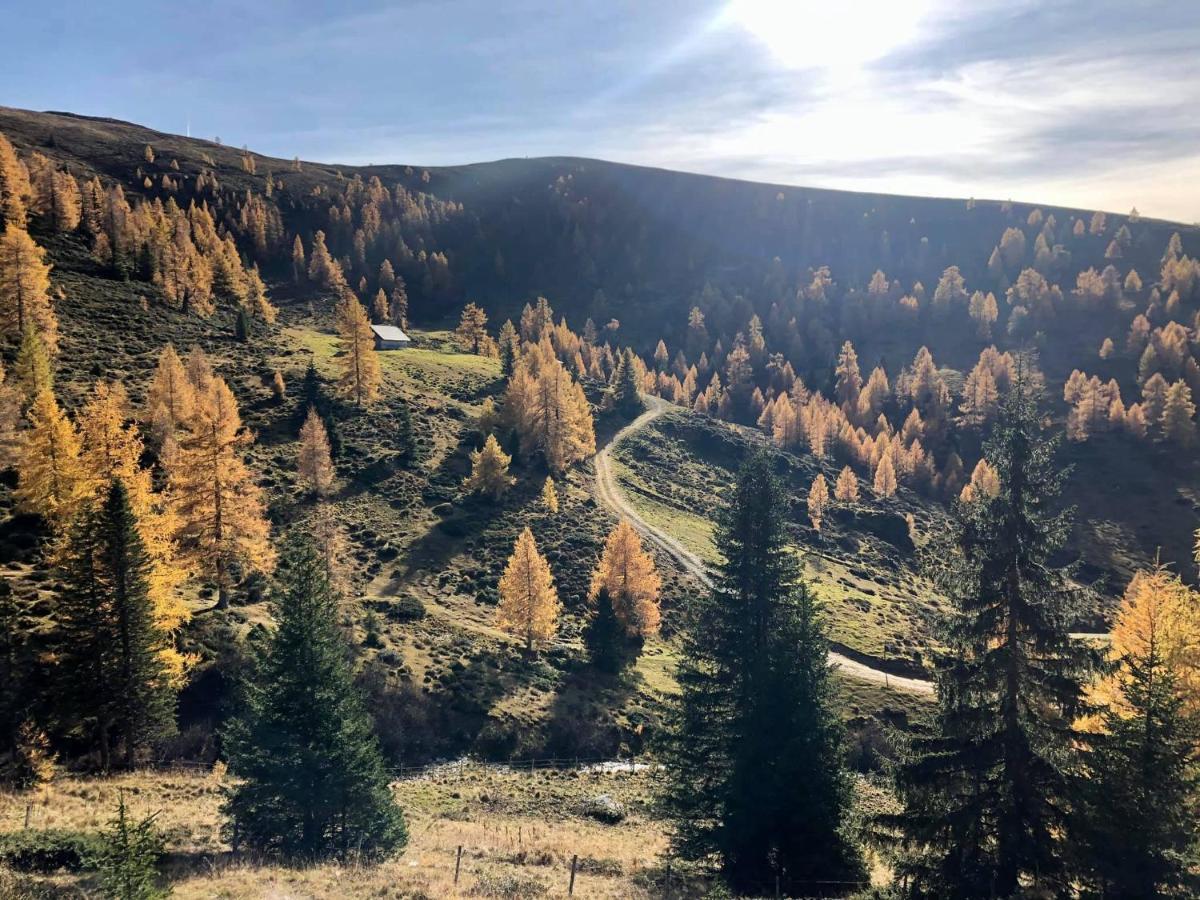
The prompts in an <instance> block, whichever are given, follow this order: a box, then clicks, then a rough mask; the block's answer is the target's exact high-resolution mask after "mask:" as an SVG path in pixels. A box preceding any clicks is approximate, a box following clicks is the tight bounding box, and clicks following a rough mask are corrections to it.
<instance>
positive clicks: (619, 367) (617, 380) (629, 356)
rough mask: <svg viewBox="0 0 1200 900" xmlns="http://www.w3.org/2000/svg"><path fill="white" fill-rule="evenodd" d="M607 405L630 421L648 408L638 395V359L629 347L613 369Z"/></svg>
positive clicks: (618, 358)
mask: <svg viewBox="0 0 1200 900" xmlns="http://www.w3.org/2000/svg"><path fill="white" fill-rule="evenodd" d="M605 405H606V406H607V407H608V408H609V409H615V410H616V411H617V412H619V413H620V414H621V415H623V416H625V417H626V418H630V419H632V418H634V417H635V416H637V415H638V414H639V413H641V411H642V410H643V409H645V408H646V407H645V404H644V403H643V402H642V397H641V394H639V393H638V381H637V357H635V356H634V354H633V351H632V350H630V349H629V348H628V347H626V348H625V350H624V352H623V353H622V354H621V355H620V356H619V357H617V364H616V366H614V367H613V373H612V378H611V379H610V380H609V382H608V396H607V397H606V398H605Z"/></svg>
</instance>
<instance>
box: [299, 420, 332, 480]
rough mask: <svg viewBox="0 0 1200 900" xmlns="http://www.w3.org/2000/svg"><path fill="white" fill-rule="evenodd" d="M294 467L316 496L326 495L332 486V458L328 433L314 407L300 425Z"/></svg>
mask: <svg viewBox="0 0 1200 900" xmlns="http://www.w3.org/2000/svg"><path fill="white" fill-rule="evenodd" d="M296 469H297V471H298V472H299V473H300V478H301V479H303V481H304V483H305V485H307V487H308V489H309V490H310V491H312V492H313V493H314V494H316V495H317V496H318V497H326V496H328V494H329V491H330V489H331V488H332V487H333V458H332V456H331V455H330V451H329V434H328V433H327V432H326V431H325V423H324V422H322V421H321V417H320V416H319V415H318V414H317V410H316V408H315V407H312V406H310V407H309V408H308V416H307V417H306V418H305V420H304V424H303V425H301V426H300V446H299V449H297V451H296Z"/></svg>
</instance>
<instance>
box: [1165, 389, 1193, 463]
mask: <svg viewBox="0 0 1200 900" xmlns="http://www.w3.org/2000/svg"><path fill="white" fill-rule="evenodd" d="M1195 415H1196V404H1195V403H1193V402H1192V391H1191V388H1189V387H1188V386H1187V382H1185V381H1176V382H1175V383H1174V384H1173V385H1171V386H1170V387H1169V388H1168V389H1167V396H1166V400H1165V402H1164V403H1163V411H1162V419H1161V423H1162V434H1163V437H1164V438H1165V439H1166V440H1168V441H1172V442H1174V443H1176V444H1179V445H1180V446H1181V447H1190V446H1191V445H1192V444H1193V443H1195V441H1196V423H1195V421H1193V419H1194V417H1195Z"/></svg>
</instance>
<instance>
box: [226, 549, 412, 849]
mask: <svg viewBox="0 0 1200 900" xmlns="http://www.w3.org/2000/svg"><path fill="white" fill-rule="evenodd" d="M281 568H282V574H281V576H280V579H279V582H278V583H277V585H276V586H275V589H274V591H273V592H272V599H273V603H274V607H275V620H276V627H275V631H274V633H273V634H272V635H271V638H270V640H269V643H268V646H267V648H266V651H265V653H264V655H263V657H262V659H261V660H260V661H259V663H258V665H257V667H256V670H255V672H254V675H253V677H252V679H251V682H250V684H249V686H248V690H247V696H246V707H245V711H244V713H243V714H242V715H241V716H240V717H239V718H238V719H237V720H236V721H235V722H234V723H233V725H232V726H231V727H230V729H229V731H228V733H227V736H226V740H227V746H228V750H229V761H230V769H231V771H232V772H233V773H234V774H236V775H237V776H238V777H239V779H240V781H239V782H238V784H237V785H236V787H234V788H233V790H232V791H231V793H230V795H229V798H228V801H227V803H226V805H225V812H226V814H227V815H228V816H229V817H230V820H231V821H230V825H229V830H230V832H231V833H232V834H235V835H236V836H237V839H238V840H239V841H240V842H242V843H244V844H246V845H247V846H249V847H250V848H252V849H254V850H256V851H259V852H262V853H266V854H269V855H278V856H282V857H285V858H291V859H300V860H315V859H321V858H326V857H331V856H338V857H341V858H343V859H345V858H347V857H350V856H351V855H354V856H360V857H365V858H367V859H379V858H384V857H387V856H390V855H391V854H393V853H395V852H396V851H398V850H399V849H401V848H402V847H403V846H404V844H405V842H406V840H407V831H406V828H405V824H404V817H403V814H402V812H401V810H400V808H399V807H398V806H397V805H396V801H395V799H394V797H393V796H392V792H391V789H390V787H389V786H388V776H387V772H386V770H385V768H384V761H383V755H382V753H381V752H380V749H379V742H378V739H377V738H376V737H375V735H374V734H373V733H372V726H371V718H370V715H369V714H368V712H367V709H366V705H365V703H364V701H363V698H362V696H361V695H360V694H359V692H358V690H357V689H356V688H355V685H354V675H353V669H352V667H351V663H350V654H349V648H348V646H347V645H346V640H345V637H344V636H343V635H342V632H341V631H340V630H339V627H338V619H339V615H338V597H337V595H336V594H335V593H334V591H333V589H332V588H331V587H330V584H329V577H328V575H327V572H326V568H325V565H324V563H323V562H322V560H321V558H320V556H319V555H318V553H317V552H316V551H315V550H314V548H313V546H312V545H311V543H309V542H308V541H307V540H306V539H299V540H296V541H294V542H293V543H292V544H291V545H290V546H289V547H288V549H287V551H286V553H285V557H284V564H283V566H282V567H281Z"/></svg>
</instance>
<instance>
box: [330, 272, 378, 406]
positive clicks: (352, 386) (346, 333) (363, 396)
mask: <svg viewBox="0 0 1200 900" xmlns="http://www.w3.org/2000/svg"><path fill="white" fill-rule="evenodd" d="M334 315H335V318H336V320H337V331H338V336H339V337H341V339H342V355H341V357H340V362H341V366H342V377H341V378H339V379H338V386H339V387H340V388H341V390H342V392H343V393H344V394H345V395H346V396H347V397H350V398H351V399H353V400H354V405H355V406H358V407H363V406H366V405H368V404H370V403H371V402H372V401H373V400H375V398H377V397H378V396H379V386H380V385H381V384H382V383H383V373H382V371H381V370H380V367H379V357H378V356H376V355H375V332H373V331H372V330H371V320H370V319H369V318H367V313H366V310H364V309H363V307H362V304H361V303H359V302H358V298H357V297H355V296H354V294H352V293H350V292H349V291H344V292H343V293H342V299H341V301H340V302H339V303H338V306H337V310H336V311H335V313H334Z"/></svg>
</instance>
